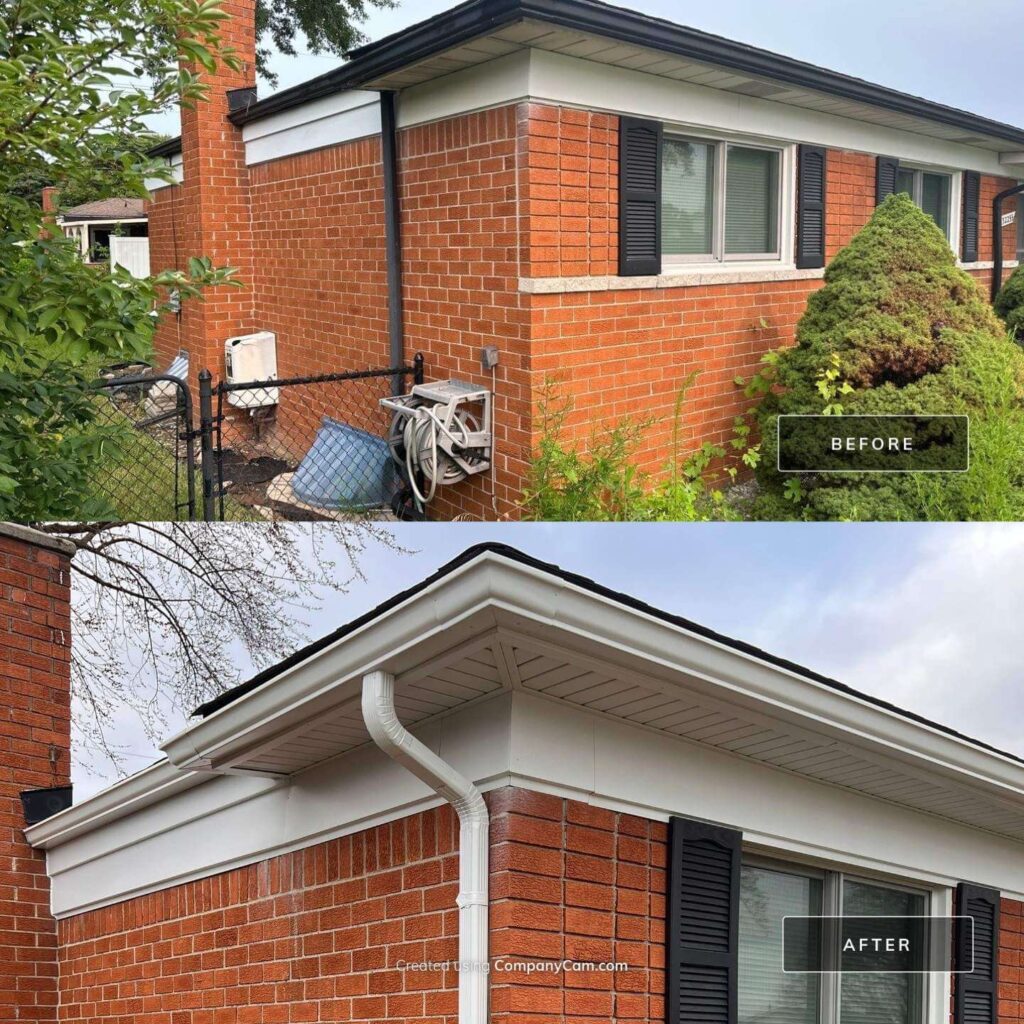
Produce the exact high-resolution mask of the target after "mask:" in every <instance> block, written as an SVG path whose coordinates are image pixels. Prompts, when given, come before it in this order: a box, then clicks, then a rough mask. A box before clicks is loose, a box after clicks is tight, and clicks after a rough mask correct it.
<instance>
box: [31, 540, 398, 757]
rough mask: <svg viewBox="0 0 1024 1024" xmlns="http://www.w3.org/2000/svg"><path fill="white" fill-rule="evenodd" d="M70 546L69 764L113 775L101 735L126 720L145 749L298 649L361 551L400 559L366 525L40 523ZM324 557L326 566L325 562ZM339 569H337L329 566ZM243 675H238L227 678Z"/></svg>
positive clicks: (109, 743) (110, 740) (343, 588)
mask: <svg viewBox="0 0 1024 1024" xmlns="http://www.w3.org/2000/svg"><path fill="white" fill-rule="evenodd" d="M40 529H43V530H45V531H46V532H48V533H50V534H55V535H60V536H63V537H65V538H66V539H68V540H70V541H72V542H73V543H74V545H75V547H76V549H77V551H76V554H75V557H74V558H73V560H72V572H73V574H74V577H75V586H74V588H73V602H72V630H73V631H74V635H75V644H74V647H73V649H72V650H73V655H72V659H73V660H72V698H73V703H74V712H75V713H74V721H73V727H74V731H75V741H76V742H75V747H76V757H77V760H78V761H79V762H80V763H81V764H82V765H84V766H85V767H86V768H88V769H91V770H94V771H95V770H100V769H104V770H109V766H112V767H113V768H114V769H115V770H116V771H117V772H118V773H119V774H124V773H125V771H126V758H127V756H128V755H129V754H130V753H131V751H129V750H127V749H126V748H125V747H124V745H123V744H122V745H119V744H118V743H117V742H116V741H115V737H113V736H112V735H111V723H112V722H113V721H114V720H115V719H116V718H118V717H119V716H123V714H124V712H125V711H129V712H130V713H131V714H132V715H134V716H136V717H137V719H138V721H139V723H140V725H141V728H142V730H143V732H144V735H145V736H146V737H147V739H148V740H149V741H150V742H154V743H155V742H156V741H157V740H159V739H161V738H162V737H163V735H164V733H165V732H166V729H167V726H168V719H169V716H172V715H173V716H175V717H179V716H182V715H187V714H188V713H190V712H191V711H192V709H193V708H195V707H196V706H197V705H199V704H201V703H203V702H204V701H207V700H209V699H211V698H212V697H214V696H216V695H217V694H219V693H222V692H223V691H224V690H225V689H227V688H229V687H231V686H233V685H235V684H236V683H238V682H240V681H241V678H242V675H243V668H242V667H244V668H245V669H248V667H249V666H250V665H251V666H253V667H254V668H255V669H256V670H259V669H261V668H265V667H266V666H268V665H271V664H273V663H274V662H276V661H279V660H281V659H282V658H284V657H286V656H287V655H288V654H290V653H291V652H292V651H294V650H295V649H296V648H297V647H299V646H300V645H301V644H302V643H304V642H306V641H307V640H308V639H309V638H308V636H307V630H308V624H307V621H306V618H307V616H308V614H309V613H310V612H312V611H315V610H317V609H319V608H320V607H321V605H322V603H323V600H324V597H325V595H326V596H329V595H332V594H344V593H346V592H347V591H348V589H349V587H350V586H351V585H352V584H353V583H354V582H357V581H359V580H361V579H364V578H365V577H364V575H363V570H362V567H361V559H362V557H363V555H364V554H365V553H366V551H367V550H368V549H369V548H371V547H374V546H381V547H383V548H385V549H387V550H391V551H395V552H403V551H404V549H403V548H402V547H401V546H400V545H399V544H398V542H397V541H396V539H395V536H394V534H393V533H392V532H391V531H390V530H389V529H387V528H386V527H385V526H383V525H381V524H377V523H371V522H366V523H344V524H341V523H337V524H335V523H317V524H311V523H307V524H298V523H267V524H264V523H225V524H222V525H221V524H219V525H218V526H217V528H216V530H211V529H210V528H209V527H208V526H204V525H202V524H184V523H182V524H178V523H136V524H126V523H108V524H96V523H49V524H42V525H41V526H40ZM332 552H338V553H339V554H337V555H333V556H332ZM339 563H340V564H339ZM240 666H242V667H240Z"/></svg>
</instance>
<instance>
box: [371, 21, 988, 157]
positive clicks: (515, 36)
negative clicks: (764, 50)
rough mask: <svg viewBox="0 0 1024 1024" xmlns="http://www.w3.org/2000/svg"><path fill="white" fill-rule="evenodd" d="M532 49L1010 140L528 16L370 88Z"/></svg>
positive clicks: (888, 120)
mask: <svg viewBox="0 0 1024 1024" xmlns="http://www.w3.org/2000/svg"><path fill="white" fill-rule="evenodd" d="M531 48H533V49H538V50H546V51H548V52H550V53H560V54H564V55H566V56H571V57H579V58H582V59H584V60H588V61H594V62H596V63H599V64H606V65H612V66H615V67H620V68H628V69H631V70H634V71H643V72H645V73H646V74H651V75H658V76H660V77H663V78H670V79H674V80H676V81H683V82H691V83H694V84H697V85H705V86H708V87H709V88H713V89H720V90H724V91H728V92H734V93H736V94H737V95H741V96H744V95H745V96H753V97H757V98H760V99H770V100H773V101H775V102H779V103H784V104H788V105H790V106H797V107H804V108H806V109H808V110H815V111H819V112H822V113H828V114H833V115H836V116H839V117H848V118H852V119H854V120H857V121H864V122H868V123H870V124H877V125H881V126H883V127H886V128H893V129H898V130H901V131H909V132H915V133H917V134H919V135H926V136H930V137H932V138H936V139H942V140H944V141H947V142H956V143H960V144H963V145H968V146H975V147H978V148H981V149H987V150H992V151H994V152H999V150H1000V149H1005V145H1006V144H1005V143H1000V142H999V141H998V140H997V139H993V138H986V137H983V136H978V135H971V134H969V133H967V132H965V131H963V130H962V129H958V128H955V127H951V126H948V125H942V124H936V123H935V122H933V121H929V120H926V119H924V118H916V117H911V116H909V115H906V114H901V113H899V112H897V111H891V110H886V109H884V108H881V107H873V106H870V105H868V104H865V103H858V102H856V101H853V100H846V99H843V98H841V97H838V96H830V95H827V94H824V93H818V92H814V91H813V90H810V89H800V88H795V87H792V86H789V85H785V84H781V83H778V82H773V81H772V80H771V79H768V78H755V77H752V76H750V75H746V74H742V73H737V72H732V71H729V70H727V69H723V68H716V67H712V66H709V65H707V64H699V63H697V62H694V61H688V60H686V59H684V58H682V57H675V56H673V55H671V54H666V53H663V52H661V51H659V50H654V49H650V48H646V47H643V46H637V45H634V44H630V43H620V42H618V41H616V40H612V39H608V38H605V37H602V36H597V35H592V34H589V33H586V32H581V31H578V30H574V29H567V28H560V27H557V26H552V25H548V24H544V23H543V22H535V21H529V20H526V21H521V22H518V23H517V24H514V25H508V26H506V27H504V28H502V29H499V30H498V31H496V32H493V33H490V34H489V35H486V36H481V37H478V38H477V39H473V40H470V41H469V42H467V43H463V44H462V45H460V46H456V47H453V48H452V49H450V50H447V51H445V52H444V53H441V54H436V55H434V56H432V57H428V58H427V59H425V60H423V61H420V62H419V63H417V64H411V65H408V66H406V67H403V68H401V69H400V70H398V71H395V72H393V73H391V74H388V75H384V76H382V77H380V78H378V79H375V80H373V81H372V82H368V83H366V85H365V87H366V88H370V89H396V90H400V89H406V88H408V87H410V86H414V85H420V84H422V83H424V82H428V81H431V80H433V79H436V78H440V77H442V76H444V75H450V74H452V73H454V72H457V71H463V70H465V69H466V68H470V67H475V66H477V65H479V64H483V63H486V62H487V61H490V60H493V59H494V58H495V57H502V56H505V55H507V54H510V53H514V52H516V51H517V50H524V49H531Z"/></svg>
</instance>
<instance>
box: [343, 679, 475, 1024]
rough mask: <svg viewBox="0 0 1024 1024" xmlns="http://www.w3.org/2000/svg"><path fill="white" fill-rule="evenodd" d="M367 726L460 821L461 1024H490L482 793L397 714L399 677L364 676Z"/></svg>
mask: <svg viewBox="0 0 1024 1024" xmlns="http://www.w3.org/2000/svg"><path fill="white" fill-rule="evenodd" d="M363 721H364V722H365V723H366V728H367V729H368V730H369V733H370V737H371V738H372V740H373V742H374V743H376V744H377V746H378V747H380V749H381V750H383V751H384V753H385V754H387V755H388V757H390V758H391V759H392V760H394V761H397V762H398V763H399V764H401V765H403V766H404V767H405V768H408V769H409V771H410V772H412V774H413V775H415V776H416V777H417V778H418V779H421V780H422V781H423V782H425V783H426V784H427V785H428V786H430V788H431V789H432V790H434V792H435V793H437V794H438V795H439V796H442V797H444V799H445V800H447V801H448V803H450V804H451V805H452V807H454V808H455V811H456V813H457V814H458V816H459V825H460V828H459V895H458V898H457V900H456V904H457V905H458V908H459V972H458V974H459V1024H487V1020H488V985H487V979H488V967H489V958H488V949H487V946H488V874H487V872H488V835H489V826H490V817H489V815H488V813H487V805H486V804H485V803H484V798H483V797H482V796H481V795H480V790H478V789H477V788H476V786H475V785H473V783H472V782H470V781H469V779H467V778H466V777H465V776H463V775H461V774H460V773H459V772H457V771H456V770H455V769H454V768H453V767H452V766H451V765H450V764H448V763H447V761H443V760H442V759H441V758H440V757H438V756H437V754H435V753H434V752H433V751H432V750H430V749H428V748H427V747H426V746H424V744H422V743H421V742H420V741H419V740H418V739H416V737H415V736H413V735H412V733H410V732H409V731H408V730H407V729H406V728H405V727H404V726H403V725H402V723H401V722H400V721H399V720H398V715H397V713H396V712H395V677H394V676H393V675H391V674H390V673H388V672H368V673H367V674H366V675H365V676H363Z"/></svg>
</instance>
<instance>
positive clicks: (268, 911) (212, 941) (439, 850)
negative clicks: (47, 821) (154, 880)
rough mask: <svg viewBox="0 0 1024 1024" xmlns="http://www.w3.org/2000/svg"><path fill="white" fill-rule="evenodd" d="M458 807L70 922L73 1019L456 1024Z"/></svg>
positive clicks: (177, 1023)
mask: <svg viewBox="0 0 1024 1024" xmlns="http://www.w3.org/2000/svg"><path fill="white" fill-rule="evenodd" d="M457 844H458V826H457V823H456V820H455V817H454V815H453V813H452V811H451V809H450V808H448V807H443V808H439V809H437V810H433V811H427V812H425V813H422V814H416V815H412V816H410V817H408V818H404V819H402V820H400V821H396V822H393V823H391V824H388V825H382V826H379V827H377V828H374V829H369V830H367V831H364V832H360V833H357V834H356V835H352V836H346V837H344V838H341V839H336V840H332V841H330V842H327V843H323V844H320V845H318V846H314V847H310V848H309V849H306V850H302V851H299V852H297V853H290V854H286V855H283V856H281V857H276V858H274V859H272V860H269V861H263V862H261V863H259V864H254V865H251V866H249V867H244V868H239V869H238V870H235V871H229V872H226V873H224V874H219V875H214V876H212V877H210V878H206V879H203V880H201V881H197V882H190V883H188V884H185V885H179V886H175V887H174V888H170V889H166V890H164V891H162V892H157V893H153V894H152V895H148V896H142V897H139V898H137V899H134V900H129V901H127V902H124V903H119V904H116V905H115V906H112V907H107V908H104V909H101V910H96V911H91V912H89V913H86V914H82V915H79V916H78V917H74V918H70V919H67V920H64V921H61V922H60V979H61V980H60V986H61V1005H60V1020H61V1021H62V1022H63V1021H81V1022H87V1024H115V1022H116V1024H124V1022H126V1021H131V1022H132V1024H292V1022H299V1021H347V1020H383V1019H386V1020H389V1021H416V1022H417V1024H456V1019H457V1010H458V999H457V985H458V982H457V977H456V974H455V972H454V971H448V972H445V973H443V974H442V973H441V972H426V971H424V972H402V971H399V970H398V969H397V967H396V964H397V963H398V962H399V961H402V960H405V961H408V962H418V961H421V960H431V961H449V960H451V961H454V960H456V959H457V953H458V939H457V936H458V911H457V910H456V909H455V897H456V894H457V892H458V856H457V853H456V851H457Z"/></svg>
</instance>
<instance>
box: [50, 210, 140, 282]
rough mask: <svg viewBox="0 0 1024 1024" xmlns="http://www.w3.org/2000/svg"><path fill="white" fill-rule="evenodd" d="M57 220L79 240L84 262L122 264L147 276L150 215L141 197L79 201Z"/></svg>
mask: <svg viewBox="0 0 1024 1024" xmlns="http://www.w3.org/2000/svg"><path fill="white" fill-rule="evenodd" d="M54 191H56V190H54ZM57 224H58V225H59V227H60V229H61V230H62V231H63V232H64V234H65V235H67V236H68V237H69V238H74V239H75V240H76V241H77V242H78V248H79V251H80V252H81V254H82V259H84V260H85V261H86V262H88V263H109V264H110V265H111V266H124V267H126V268H127V269H128V270H130V271H131V272H132V273H133V274H134V275H135V276H136V277H148V276H149V218H148V217H147V216H146V209H145V201H144V200H142V199H134V198H114V199H97V200H94V201H93V202H91V203H81V204H80V205H79V206H72V207H70V208H69V209H66V210H62V211H61V213H60V215H59V216H58V217H57Z"/></svg>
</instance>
